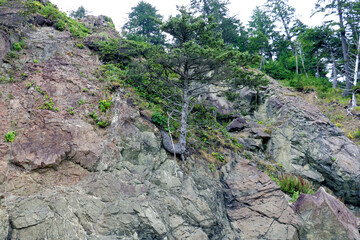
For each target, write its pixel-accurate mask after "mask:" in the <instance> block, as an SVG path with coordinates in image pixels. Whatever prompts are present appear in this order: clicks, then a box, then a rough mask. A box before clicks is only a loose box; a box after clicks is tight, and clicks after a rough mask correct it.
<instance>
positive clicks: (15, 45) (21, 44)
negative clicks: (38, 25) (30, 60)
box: [13, 41, 25, 52]
mask: <svg viewBox="0 0 360 240" xmlns="http://www.w3.org/2000/svg"><path fill="white" fill-rule="evenodd" d="M24 45H25V44H24V42H23V41H21V42H15V43H13V48H14V50H15V51H17V52H19V51H21V50H22V49H23V47H24Z"/></svg>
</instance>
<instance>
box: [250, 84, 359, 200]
mask: <svg viewBox="0 0 360 240" xmlns="http://www.w3.org/2000/svg"><path fill="white" fill-rule="evenodd" d="M264 95H265V96H264V102H263V103H262V104H261V105H260V107H259V109H258V111H257V112H256V113H255V114H254V115H255V117H256V118H257V119H259V120H263V121H270V122H273V123H276V127H274V129H273V131H272V132H271V139H270V140H269V141H268V143H267V146H266V147H267V152H268V153H269V154H270V156H271V158H272V159H274V160H276V161H277V162H279V163H281V164H282V166H283V167H284V168H285V170H286V171H288V172H293V173H295V174H297V175H301V176H304V177H306V178H308V179H310V180H312V181H314V182H317V183H321V184H324V185H325V186H327V187H329V188H330V189H331V190H333V191H334V193H335V194H336V195H338V196H342V197H343V198H344V199H345V201H346V202H349V203H352V204H355V205H359V204H360V201H359V199H360V151H359V147H358V146H356V145H355V144H354V143H353V142H352V141H351V140H349V139H348V138H347V137H346V136H345V135H344V133H343V132H342V131H341V130H340V129H339V128H338V127H336V126H335V125H334V124H333V123H331V122H330V120H329V119H328V118H327V117H326V116H324V114H323V113H322V112H321V111H320V110H319V109H318V108H316V107H315V106H313V105H311V104H309V103H307V102H305V101H304V100H303V99H301V98H300V97H297V96H295V95H294V94H293V93H292V92H290V91H288V90H286V89H285V88H281V87H280V86H279V85H278V84H276V83H275V82H273V83H272V87H270V88H268V90H267V92H266V93H265V94H264Z"/></svg>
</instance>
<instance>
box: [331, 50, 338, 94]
mask: <svg viewBox="0 0 360 240" xmlns="http://www.w3.org/2000/svg"><path fill="white" fill-rule="evenodd" d="M330 52H331V61H332V71H331V75H332V80H333V82H332V87H333V88H336V86H337V70H336V62H335V57H334V51H333V49H332V48H330Z"/></svg>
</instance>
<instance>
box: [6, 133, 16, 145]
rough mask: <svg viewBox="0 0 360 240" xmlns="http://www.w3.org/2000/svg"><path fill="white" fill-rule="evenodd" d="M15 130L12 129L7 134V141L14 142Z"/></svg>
mask: <svg viewBox="0 0 360 240" xmlns="http://www.w3.org/2000/svg"><path fill="white" fill-rule="evenodd" d="M15 136H16V134H15V132H14V131H10V132H8V133H7V134H5V142H14V140H15Z"/></svg>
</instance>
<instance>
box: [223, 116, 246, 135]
mask: <svg viewBox="0 0 360 240" xmlns="http://www.w3.org/2000/svg"><path fill="white" fill-rule="evenodd" d="M245 126H246V120H245V119H242V118H237V119H235V120H233V121H232V122H231V123H230V124H229V125H227V126H226V130H227V131H228V132H236V131H241V130H243V129H244V128H245Z"/></svg>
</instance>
